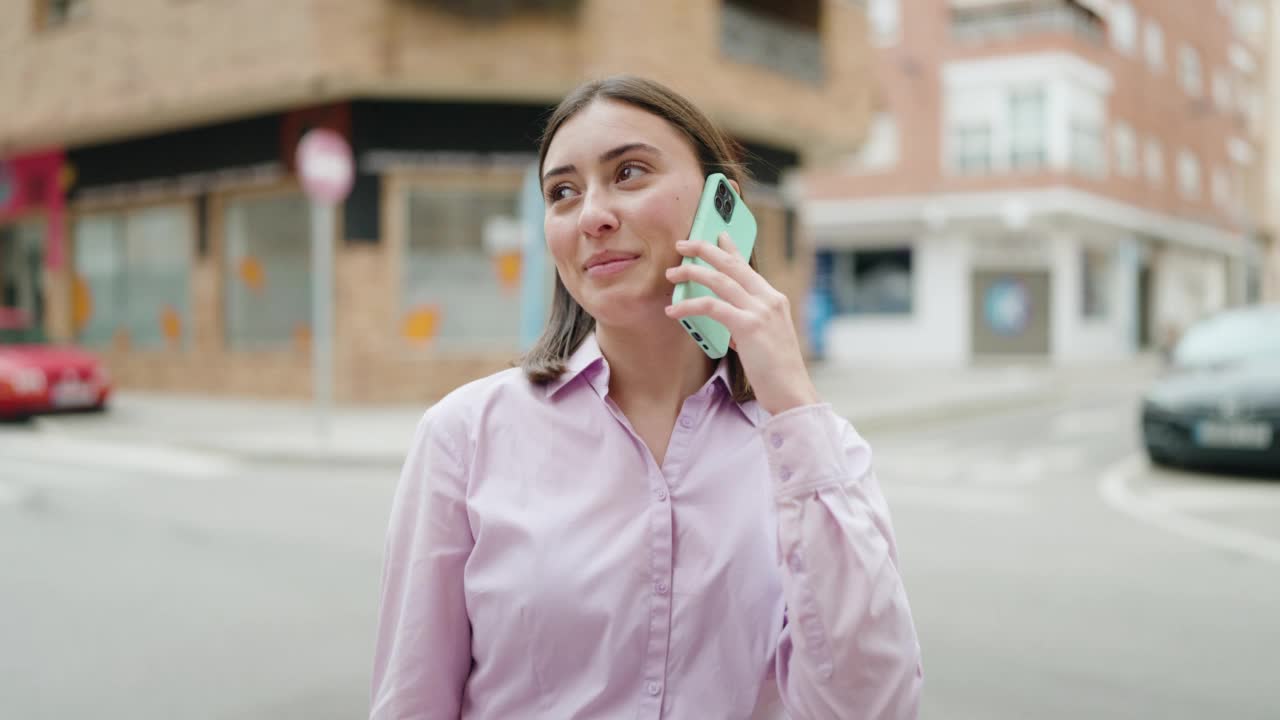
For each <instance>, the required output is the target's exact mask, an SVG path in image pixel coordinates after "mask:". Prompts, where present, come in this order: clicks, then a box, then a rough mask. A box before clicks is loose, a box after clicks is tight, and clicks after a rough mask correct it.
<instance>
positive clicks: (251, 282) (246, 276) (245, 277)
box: [238, 255, 267, 292]
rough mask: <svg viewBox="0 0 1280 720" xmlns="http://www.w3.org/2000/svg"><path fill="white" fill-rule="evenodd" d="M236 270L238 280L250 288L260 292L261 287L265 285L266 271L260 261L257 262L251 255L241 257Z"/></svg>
mask: <svg viewBox="0 0 1280 720" xmlns="http://www.w3.org/2000/svg"><path fill="white" fill-rule="evenodd" d="M238 270H239V272H240V282H243V283H244V284H245V286H246V287H248V288H249V289H250V290H253V291H254V292H262V289H263V288H265V287H266V286H267V273H266V271H265V270H263V268H262V263H261V262H258V258H256V257H253V256H252V255H250V256H246V257H244V258H241V260H240V267H239V268H238Z"/></svg>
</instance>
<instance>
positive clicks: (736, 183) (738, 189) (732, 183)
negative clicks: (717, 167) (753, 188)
mask: <svg viewBox="0 0 1280 720" xmlns="http://www.w3.org/2000/svg"><path fill="white" fill-rule="evenodd" d="M729 184H730V185H732V186H733V191H734V192H736V193H738V195H739V196H741V195H742V188H740V187H738V181H737V180H730V181H729Z"/></svg>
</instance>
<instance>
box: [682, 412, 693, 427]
mask: <svg viewBox="0 0 1280 720" xmlns="http://www.w3.org/2000/svg"><path fill="white" fill-rule="evenodd" d="M680 427H682V428H685V429H686V430H687V429H689V428H691V427H693V418H691V417H689V416H688V415H681V416H680Z"/></svg>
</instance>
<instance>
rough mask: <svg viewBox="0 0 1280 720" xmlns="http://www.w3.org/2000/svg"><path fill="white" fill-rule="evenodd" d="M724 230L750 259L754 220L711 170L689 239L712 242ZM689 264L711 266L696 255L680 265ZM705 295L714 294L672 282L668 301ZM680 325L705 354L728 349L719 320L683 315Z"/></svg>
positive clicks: (693, 285)
mask: <svg viewBox="0 0 1280 720" xmlns="http://www.w3.org/2000/svg"><path fill="white" fill-rule="evenodd" d="M725 231H728V233H729V237H730V238H731V239H732V240H733V244H734V245H736V246H737V247H738V251H739V253H741V255H742V256H743V257H744V258H750V257H751V251H752V250H754V249H755V246H756V219H755V217H754V216H752V214H751V211H750V210H748V209H747V206H746V205H745V204H744V203H743V202H742V198H741V197H739V196H738V193H736V192H734V190H733V186H732V185H730V184H729V181H728V180H727V179H726V178H725V176H724V174H722V173H712V174H711V175H708V176H707V182H706V184H704V185H703V186H702V198H701V199H700V200H699V201H698V211H697V213H696V214H695V215H694V216H693V227H692V228H690V230H689V239H690V240H694V241H698V242H709V243H712V244H715V243H716V242H717V238H718V237H719V236H720V233H722V232H725ZM689 263H697V264H699V265H702V266H703V267H711V265H710V264H709V263H706V262H703V261H702V260H701V259H700V258H689V257H686V258H685V259H684V262H683V263H682V264H689ZM713 269H714V268H713ZM707 295H710V296H712V297H715V293H714V292H712V291H711V289H710V288H708V287H706V286H705V285H700V284H698V283H694V282H684V283H680V284H679V285H676V289H675V292H674V293H673V294H672V296H671V303H672V304H673V305H674V304H675V303H678V302H680V301H681V300H687V299H689V298H697V297H704V296H707ZM680 324H681V325H682V326H683V327H684V329H685V332H687V333H689V336H690V337H692V338H693V341H694V342H696V343H697V344H698V347H700V348H702V350H703V352H705V353H706V354H707V355H708V356H709V357H711V358H716V359H718V358H722V357H724V356H725V353H727V352H729V328H727V327H725V326H724V325H722V324H721V323H719V322H716V321H715V320H712V319H711V318H709V317H706V316H705V315H697V316H691V317H687V318H684V319H683V320H681V321H680Z"/></svg>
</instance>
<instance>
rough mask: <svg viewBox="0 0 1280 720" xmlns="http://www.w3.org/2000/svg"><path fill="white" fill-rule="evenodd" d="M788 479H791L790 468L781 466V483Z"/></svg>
mask: <svg viewBox="0 0 1280 720" xmlns="http://www.w3.org/2000/svg"><path fill="white" fill-rule="evenodd" d="M790 479H791V468H789V467H787V466H785V465H783V466H782V482H786V481H788V480H790Z"/></svg>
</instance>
